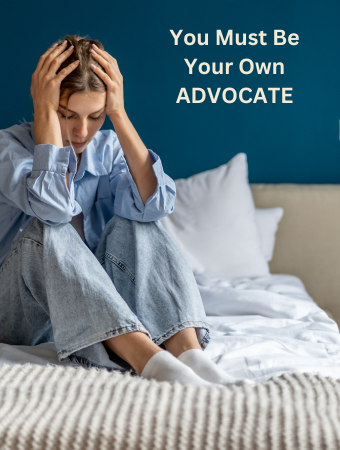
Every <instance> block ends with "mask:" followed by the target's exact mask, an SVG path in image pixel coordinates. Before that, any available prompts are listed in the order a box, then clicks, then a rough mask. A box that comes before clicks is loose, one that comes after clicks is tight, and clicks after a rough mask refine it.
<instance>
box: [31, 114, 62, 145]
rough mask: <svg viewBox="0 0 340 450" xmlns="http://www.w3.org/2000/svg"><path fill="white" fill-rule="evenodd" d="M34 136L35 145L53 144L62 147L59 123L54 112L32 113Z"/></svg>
mask: <svg viewBox="0 0 340 450" xmlns="http://www.w3.org/2000/svg"><path fill="white" fill-rule="evenodd" d="M34 135H35V144H36V145H38V144H53V145H56V146H57V147H60V148H62V147H63V140H62V137H61V130H60V123H59V119H58V115H57V113H56V111H53V110H46V109H45V110H38V111H34Z"/></svg>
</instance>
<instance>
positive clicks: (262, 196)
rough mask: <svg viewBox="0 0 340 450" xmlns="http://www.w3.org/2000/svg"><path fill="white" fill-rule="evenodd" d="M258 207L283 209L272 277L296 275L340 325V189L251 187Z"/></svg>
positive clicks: (315, 186) (287, 186)
mask: <svg viewBox="0 0 340 450" xmlns="http://www.w3.org/2000/svg"><path fill="white" fill-rule="evenodd" d="M251 188H252V192H253V196H254V201H255V205H256V206H257V207H258V208H271V207H275V206H282V207H283V208H284V215H283V218H282V220H281V222H280V224H279V229H278V232H277V237H276V245H275V252H274V257H273V260H272V261H271V262H270V270H271V272H272V273H285V274H292V275H296V276H298V277H299V278H301V280H302V281H303V283H304V285H305V286H306V289H307V291H308V293H309V294H310V295H311V296H312V298H313V299H314V300H315V301H316V302H317V303H318V305H320V307H321V308H323V309H324V310H326V311H327V312H330V315H331V317H332V318H333V319H334V320H335V321H336V322H337V323H338V325H339V326H340V185H331V184H329V185H326V184H325V185H306V184H305V185H301V184H300V185H298V184H252V185H251Z"/></svg>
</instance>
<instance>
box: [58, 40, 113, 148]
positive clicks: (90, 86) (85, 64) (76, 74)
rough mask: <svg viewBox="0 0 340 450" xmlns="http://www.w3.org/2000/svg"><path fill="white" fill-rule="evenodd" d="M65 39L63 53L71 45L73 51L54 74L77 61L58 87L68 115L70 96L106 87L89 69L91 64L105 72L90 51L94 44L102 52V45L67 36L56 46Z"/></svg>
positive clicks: (97, 90)
mask: <svg viewBox="0 0 340 450" xmlns="http://www.w3.org/2000/svg"><path fill="white" fill-rule="evenodd" d="M65 39H66V40H67V44H66V50H65V51H67V49H68V48H69V47H71V45H74V50H73V52H72V53H71V55H70V56H69V57H68V58H67V59H66V60H65V61H64V62H63V63H62V64H61V65H60V67H59V69H58V70H57V72H56V73H57V74H58V73H59V72H60V71H61V70H62V69H64V67H67V66H69V65H70V64H71V63H72V62H73V61H76V60H77V59H79V64H78V66H77V67H76V68H75V69H73V70H72V72H71V73H69V74H68V75H67V76H66V77H65V78H64V79H63V81H62V82H61V85H60V98H62V97H63V98H65V99H66V109H67V112H66V114H67V115H68V102H69V98H70V97H71V95H72V94H75V93H77V92H84V93H88V92H91V91H94V92H105V91H106V89H107V86H106V84H105V83H104V81H103V80H102V79H101V78H100V77H99V76H98V75H96V74H95V73H94V72H93V70H92V69H91V67H90V65H91V64H94V65H96V66H97V67H99V68H100V69H102V70H103V71H104V72H105V70H104V69H103V67H102V66H101V65H100V64H99V62H98V61H97V60H95V59H94V58H93V57H92V54H91V51H90V50H91V48H92V44H96V46H97V47H98V48H100V49H101V50H104V46H103V44H102V43H101V42H99V41H97V40H95V39H87V38H86V37H81V36H76V35H67V36H65V37H64V38H63V39H61V40H60V41H57V43H58V45H60V44H61V43H62V42H63V41H64V40H65ZM70 143H71V141H70Z"/></svg>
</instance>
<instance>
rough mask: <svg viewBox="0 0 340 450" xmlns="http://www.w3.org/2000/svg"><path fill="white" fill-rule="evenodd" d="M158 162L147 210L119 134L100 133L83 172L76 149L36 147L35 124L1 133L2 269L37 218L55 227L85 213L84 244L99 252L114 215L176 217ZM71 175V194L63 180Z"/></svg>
mask: <svg viewBox="0 0 340 450" xmlns="http://www.w3.org/2000/svg"><path fill="white" fill-rule="evenodd" d="M148 151H149V153H150V155H151V156H152V158H153V160H154V164H153V166H152V168H153V171H154V173H155V175H156V177H157V188H156V190H155V192H154V193H153V194H152V195H151V196H150V197H149V198H148V200H147V201H146V203H145V205H144V204H143V201H142V199H141V196H140V194H139V192H138V188H137V185H136V183H135V182H134V180H133V178H132V175H131V173H130V170H129V167H128V165H127V162H126V159H125V157H124V153H123V150H122V147H121V145H120V142H119V140H118V137H117V134H116V133H115V132H114V131H113V130H99V131H98V132H97V133H96V135H95V137H94V138H93V139H92V141H91V142H90V143H89V144H88V146H87V147H86V148H85V150H84V152H83V154H82V158H81V162H80V166H79V170H78V171H77V169H76V168H77V164H76V154H75V152H74V150H73V148H72V146H67V147H63V148H59V147H57V146H56V145H52V144H39V145H35V138H34V122H25V123H22V124H20V125H13V126H12V127H9V128H6V129H4V130H0V265H1V264H2V263H3V262H4V260H5V258H6V256H7V255H8V253H9V252H10V250H11V248H12V247H13V245H14V243H15V242H16V241H17V239H18V238H19V236H20V233H21V232H22V230H23V229H24V228H25V227H26V226H27V224H28V223H29V221H30V220H31V219H32V218H33V217H37V218H38V219H39V220H41V221H42V222H44V223H46V224H47V225H51V226H56V225H59V224H63V223H68V222H70V221H71V219H72V217H73V216H75V215H77V214H79V213H81V212H83V214H84V233H85V239H86V242H87V244H88V246H89V248H90V250H91V251H92V252H95V250H96V248H97V245H98V242H99V239H100V236H101V234H102V232H103V230H104V227H105V225H106V224H107V222H108V221H109V220H110V219H111V218H112V217H113V216H114V215H115V214H117V215H118V216H121V217H124V218H126V219H130V220H136V221H139V222H151V221H156V220H159V219H162V218H163V217H165V216H167V215H168V214H170V213H172V211H173V209H174V200H175V196H176V186H175V182H174V180H173V179H172V178H170V177H169V176H168V175H166V174H165V173H164V170H163V166H162V162H161V159H160V157H159V156H158V155H157V154H156V153H155V152H154V151H152V150H148ZM67 168H69V171H70V190H68V188H67V186H66V182H65V174H66V171H67Z"/></svg>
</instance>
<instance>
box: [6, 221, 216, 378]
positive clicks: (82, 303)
mask: <svg viewBox="0 0 340 450" xmlns="http://www.w3.org/2000/svg"><path fill="white" fill-rule="evenodd" d="M0 286H1V289H0V311H1V313H0V342H2V343H6V344H11V345H29V346H34V345H37V344H41V343H44V342H55V346H56V349H57V355H58V360H59V361H63V360H69V361H72V362H76V363H79V364H81V365H83V366H84V367H91V366H96V367H105V368H106V369H108V370H120V371H121V372H125V371H130V372H131V373H132V374H134V375H136V372H135V371H134V369H133V368H132V367H131V366H130V364H128V363H127V362H126V361H124V360H122V359H121V358H120V357H119V356H118V355H116V354H115V353H114V352H113V351H112V350H110V349H109V348H108V347H107V346H106V345H104V344H103V342H102V341H104V340H106V339H109V338H111V337H114V336H119V335H122V334H125V333H129V332H132V331H141V332H143V333H145V334H146V335H148V336H149V337H150V338H151V339H152V341H153V342H154V343H155V344H156V345H159V346H160V347H162V348H165V347H164V344H163V342H164V341H165V340H166V339H168V338H170V337H171V336H173V335H174V334H176V333H177V332H178V331H180V330H183V329H185V328H187V327H194V328H195V329H196V334H197V337H198V341H199V343H200V345H201V347H202V349H203V350H204V349H205V348H206V346H207V345H208V343H209V341H210V336H209V325H208V323H207V321H206V315H205V311H204V307H203V303H202V299H201V296H200V292H199V289H198V286H197V283H196V280H195V277H194V274H193V272H192V270H191V269H190V266H189V265H188V263H187V261H186V260H185V258H184V256H183V255H182V253H181V252H180V250H179V249H178V247H177V246H176V244H175V243H174V242H173V240H172V239H171V237H170V236H169V235H168V233H167V232H166V230H165V229H164V227H163V226H162V224H161V223H160V221H154V222H138V221H134V220H129V219H125V218H123V217H120V216H117V215H114V216H113V217H112V219H111V220H110V221H109V222H108V223H107V225H106V227H105V229H104V231H103V233H102V235H101V238H100V241H99V244H98V247H97V250H96V253H95V254H93V253H92V252H91V250H90V249H89V248H88V247H87V245H86V244H85V243H84V242H83V241H82V240H81V238H80V236H79V235H78V233H77V231H76V230H75V229H74V228H73V226H72V225H71V224H69V223H68V224H61V225H58V226H49V225H46V224H44V223H43V222H41V221H39V220H38V219H37V218H33V219H32V220H31V221H30V222H29V224H28V225H27V226H26V228H25V229H24V230H23V231H22V233H21V236H20V238H19V239H18V241H17V242H16V243H15V245H14V246H13V248H12V251H11V253H10V254H9V255H8V257H7V258H6V260H5V261H4V263H3V264H2V266H1V267H0Z"/></svg>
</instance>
